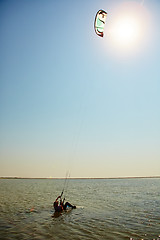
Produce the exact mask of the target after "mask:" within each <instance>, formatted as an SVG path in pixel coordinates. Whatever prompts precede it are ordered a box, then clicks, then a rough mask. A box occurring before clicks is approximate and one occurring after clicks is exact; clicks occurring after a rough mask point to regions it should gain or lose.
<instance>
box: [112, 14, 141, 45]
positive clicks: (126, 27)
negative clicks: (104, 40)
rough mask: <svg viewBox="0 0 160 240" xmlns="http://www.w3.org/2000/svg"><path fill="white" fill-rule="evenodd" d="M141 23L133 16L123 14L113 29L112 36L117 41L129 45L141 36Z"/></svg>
mask: <svg viewBox="0 0 160 240" xmlns="http://www.w3.org/2000/svg"><path fill="white" fill-rule="evenodd" d="M140 33H141V32H140V25H139V24H138V21H136V19H135V18H134V17H132V16H127V15H126V16H122V17H121V18H120V19H119V20H117V22H116V23H115V25H114V26H113V29H112V37H113V39H114V41H115V43H117V44H119V45H121V46H123V47H128V46H131V45H132V44H134V43H135V42H136V41H138V39H139V38H140Z"/></svg>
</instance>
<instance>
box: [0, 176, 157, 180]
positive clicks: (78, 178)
mask: <svg viewBox="0 0 160 240" xmlns="http://www.w3.org/2000/svg"><path fill="white" fill-rule="evenodd" d="M143 178H160V176H150V177H108V178H107V177H106V178H103V177H102V178H98V177H97V178H92V177H90V178H87V177H84V178H81V177H77V178H75V177H73V178H72V177H70V178H69V179H73V180H86V179H88V180H94V179H95V180H98V179H143ZM0 179H37V180H38V179H50V180H58V179H65V178H58V177H55V178H54V177H53V178H51V177H48V178H27V177H0Z"/></svg>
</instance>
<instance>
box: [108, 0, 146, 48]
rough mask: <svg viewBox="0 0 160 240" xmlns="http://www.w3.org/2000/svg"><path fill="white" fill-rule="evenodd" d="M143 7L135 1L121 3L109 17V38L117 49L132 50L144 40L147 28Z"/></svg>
mask: <svg viewBox="0 0 160 240" xmlns="http://www.w3.org/2000/svg"><path fill="white" fill-rule="evenodd" d="M147 21H148V17H147V13H146V11H145V8H144V7H143V6H142V5H141V4H138V3H136V2H129V3H123V4H122V5H121V6H120V7H119V8H118V10H116V12H115V13H113V14H112V16H111V17H110V24H109V26H108V28H109V38H110V41H111V44H112V46H114V47H115V48H116V49H118V50H123V51H124V50H127V51H131V50H134V49H135V48H136V47H138V46H140V45H141V44H142V43H143V41H145V36H146V29H147Z"/></svg>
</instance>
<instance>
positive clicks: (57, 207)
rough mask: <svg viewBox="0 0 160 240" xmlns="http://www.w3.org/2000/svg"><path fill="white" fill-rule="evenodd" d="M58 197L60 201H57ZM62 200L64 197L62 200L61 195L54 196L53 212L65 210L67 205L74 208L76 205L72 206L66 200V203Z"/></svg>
mask: <svg viewBox="0 0 160 240" xmlns="http://www.w3.org/2000/svg"><path fill="white" fill-rule="evenodd" d="M59 198H60V203H59V201H58V199H59ZM64 200H65V198H64V199H63V201H62V199H61V196H58V197H57V198H56V200H55V202H54V203H53V206H54V210H55V212H62V211H63V210H66V208H67V207H71V208H72V209H73V208H76V206H73V205H72V204H70V203H69V202H66V203H65V204H64Z"/></svg>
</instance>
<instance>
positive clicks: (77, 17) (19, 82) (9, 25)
mask: <svg viewBox="0 0 160 240" xmlns="http://www.w3.org/2000/svg"><path fill="white" fill-rule="evenodd" d="M99 9H103V10H105V11H106V12H107V19H106V24H105V31H104V37H103V38H101V37H99V36H97V35H96V33H95V31H94V19H95V15H96V12H97V11H98V10H99ZM159 12H160V1H159V0H144V1H141V0H136V1H129V0H128V1H123V0H85V1H84V0H77V1H73V0H60V1H55V0H47V1H44V0H34V1H31V0H28V1H26V0H14V1H12V0H0V36H1V37H0V113H1V114H0V176H1V177H5V176H10V177H11V176H13V177H14V176H16V177H35V178H38V177H42V178H43V177H65V176H66V172H67V171H69V173H70V176H71V177H75V178H79V177H82V178H83V177H87V178H90V177H91V178H92V177H93V178H96V177H97V178H110V177H134V176H159V175H160V94H159V92H160V44H159V43H160V26H159V23H160V15H159ZM131 17H132V19H131ZM131 21H132V23H133V24H130V22H131ZM121 22H125V23H123V24H122V23H121ZM127 24H130V25H129V28H128V26H127ZM124 25H125V26H124ZM131 25H133V26H134V27H133V31H131V29H132V26H131ZM117 26H118V27H117ZM121 28H122V29H123V30H122V31H121V32H120V29H121Z"/></svg>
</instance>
